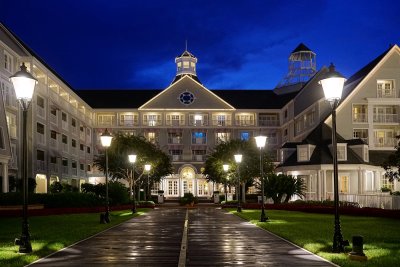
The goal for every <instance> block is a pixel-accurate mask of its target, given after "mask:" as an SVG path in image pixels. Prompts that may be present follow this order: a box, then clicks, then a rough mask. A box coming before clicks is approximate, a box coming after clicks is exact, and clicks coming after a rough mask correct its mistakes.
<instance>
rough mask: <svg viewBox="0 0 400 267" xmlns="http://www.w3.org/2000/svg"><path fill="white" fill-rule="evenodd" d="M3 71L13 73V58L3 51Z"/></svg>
mask: <svg viewBox="0 0 400 267" xmlns="http://www.w3.org/2000/svg"><path fill="white" fill-rule="evenodd" d="M4 69H6V70H7V71H8V72H10V73H12V72H13V57H12V56H11V55H10V54H9V53H8V52H7V51H4Z"/></svg>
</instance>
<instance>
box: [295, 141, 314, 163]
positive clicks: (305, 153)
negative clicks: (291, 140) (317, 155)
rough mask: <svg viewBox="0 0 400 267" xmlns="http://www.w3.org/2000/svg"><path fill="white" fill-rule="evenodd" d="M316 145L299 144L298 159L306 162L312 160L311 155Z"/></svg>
mask: <svg viewBox="0 0 400 267" xmlns="http://www.w3.org/2000/svg"><path fill="white" fill-rule="evenodd" d="M314 148H315V146H314V145H310V144H307V145H298V146H297V161H298V162H304V161H310V158H311V155H312V153H313V152H314Z"/></svg>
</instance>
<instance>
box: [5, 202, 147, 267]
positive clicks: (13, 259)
mask: <svg viewBox="0 0 400 267" xmlns="http://www.w3.org/2000/svg"><path fill="white" fill-rule="evenodd" d="M147 210H148V209H139V210H138V212H137V213H136V214H134V215H132V213H131V212H130V211H129V210H124V211H112V212H111V214H110V215H111V216H110V217H111V222H110V223H109V224H100V223H99V222H100V217H99V213H85V214H68V215H53V216H37V217H30V218H29V229H30V234H31V243H32V249H33V252H32V253H30V254H20V253H18V246H16V245H14V239H15V238H16V237H19V236H20V235H21V223H22V220H21V218H1V219H0V266H2V267H17V266H25V265H27V264H29V263H31V262H34V261H36V260H38V259H39V258H42V257H44V256H46V255H49V254H51V253H53V252H55V251H57V250H60V249H62V248H64V247H67V246H69V245H71V244H73V243H76V242H77V241H79V240H82V239H85V238H87V237H89V236H92V235H94V234H96V233H98V232H101V231H103V230H105V229H107V228H110V227H112V226H114V225H117V224H119V223H121V222H124V221H126V220H128V219H131V218H133V217H135V216H138V215H140V214H143V213H144V212H146V211H147Z"/></svg>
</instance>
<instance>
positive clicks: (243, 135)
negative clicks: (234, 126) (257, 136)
mask: <svg viewBox="0 0 400 267" xmlns="http://www.w3.org/2000/svg"><path fill="white" fill-rule="evenodd" d="M240 140H243V141H249V140H250V133H249V132H241V133H240Z"/></svg>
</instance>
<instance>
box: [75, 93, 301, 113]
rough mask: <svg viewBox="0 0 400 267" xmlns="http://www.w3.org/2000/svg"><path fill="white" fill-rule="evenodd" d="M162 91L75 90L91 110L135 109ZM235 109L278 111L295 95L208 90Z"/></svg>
mask: <svg viewBox="0 0 400 267" xmlns="http://www.w3.org/2000/svg"><path fill="white" fill-rule="evenodd" d="M161 91H162V90H155V89H152V90H75V93H76V94H77V95H78V96H79V97H80V98H82V99H83V100H84V101H85V102H86V103H87V104H88V105H89V106H90V107H92V108H98V109H101V108H104V109H113V108H114V109H118V108H121V109H127V108H133V109H137V108H139V107H140V106H142V105H143V104H144V103H146V102H147V101H149V100H150V99H152V98H153V97H155V96H156V95H157V94H159V93H161ZM210 91H211V92H212V93H214V94H215V95H217V96H218V97H220V98H222V99H223V100H225V101H226V102H228V103H229V104H231V105H232V106H233V107H235V108H236V109H280V108H282V107H283V106H285V105H286V104H287V103H288V102H289V101H290V100H292V99H293V97H294V96H295V95H296V93H291V94H285V95H277V94H275V93H274V92H273V91H271V90H210Z"/></svg>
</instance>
